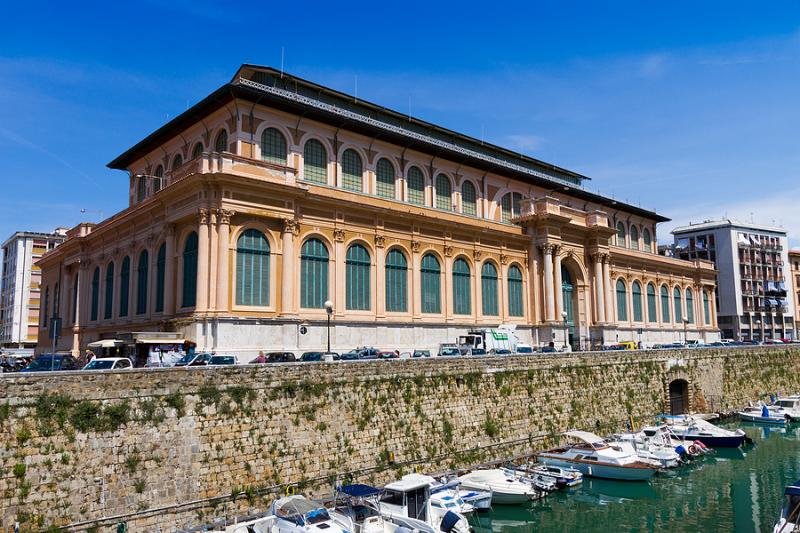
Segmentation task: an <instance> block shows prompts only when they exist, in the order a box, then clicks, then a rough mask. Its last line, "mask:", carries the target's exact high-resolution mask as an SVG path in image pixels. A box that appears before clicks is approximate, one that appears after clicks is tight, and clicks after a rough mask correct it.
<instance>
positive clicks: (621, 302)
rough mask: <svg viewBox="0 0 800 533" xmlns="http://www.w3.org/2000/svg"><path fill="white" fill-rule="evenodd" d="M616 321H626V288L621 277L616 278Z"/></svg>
mask: <svg viewBox="0 0 800 533" xmlns="http://www.w3.org/2000/svg"><path fill="white" fill-rule="evenodd" d="M617 321H618V322H627V321H628V290H627V288H626V287H625V282H624V281H622V280H621V279H618V280H617Z"/></svg>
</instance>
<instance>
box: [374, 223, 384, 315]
mask: <svg viewBox="0 0 800 533" xmlns="http://www.w3.org/2000/svg"><path fill="white" fill-rule="evenodd" d="M385 246H386V237H384V236H383V235H375V278H374V279H375V291H373V294H375V300H376V302H375V309H376V310H377V316H378V318H383V317H385V316H386V248H385Z"/></svg>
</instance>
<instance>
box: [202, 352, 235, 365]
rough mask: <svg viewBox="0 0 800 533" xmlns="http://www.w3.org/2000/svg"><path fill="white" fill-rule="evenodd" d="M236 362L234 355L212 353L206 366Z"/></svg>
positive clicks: (233, 363)
mask: <svg viewBox="0 0 800 533" xmlns="http://www.w3.org/2000/svg"><path fill="white" fill-rule="evenodd" d="M236 363H237V361H236V356H235V355H212V356H211V359H209V360H208V366H224V365H235V364H236Z"/></svg>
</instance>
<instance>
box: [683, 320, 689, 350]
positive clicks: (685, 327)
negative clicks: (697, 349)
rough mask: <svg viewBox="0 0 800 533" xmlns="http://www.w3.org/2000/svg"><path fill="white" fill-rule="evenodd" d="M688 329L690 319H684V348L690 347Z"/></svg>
mask: <svg viewBox="0 0 800 533" xmlns="http://www.w3.org/2000/svg"><path fill="white" fill-rule="evenodd" d="M688 328H689V319H688V318H684V319H683V345H684V346H688V345H689V332H688Z"/></svg>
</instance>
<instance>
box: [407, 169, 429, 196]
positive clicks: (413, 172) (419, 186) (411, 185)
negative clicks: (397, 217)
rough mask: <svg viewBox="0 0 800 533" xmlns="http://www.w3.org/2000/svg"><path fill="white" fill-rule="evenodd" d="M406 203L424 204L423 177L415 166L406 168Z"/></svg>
mask: <svg viewBox="0 0 800 533" xmlns="http://www.w3.org/2000/svg"><path fill="white" fill-rule="evenodd" d="M406 179H407V180H408V203H411V204H416V205H425V177H424V176H423V175H422V171H421V170H420V169H419V168H417V167H411V168H409V169H408V175H407V176H406Z"/></svg>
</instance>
